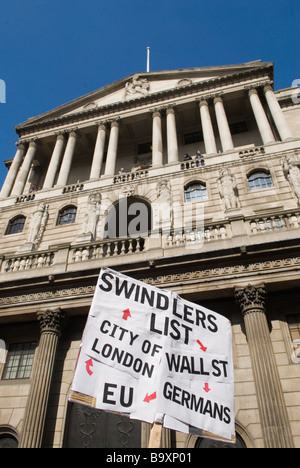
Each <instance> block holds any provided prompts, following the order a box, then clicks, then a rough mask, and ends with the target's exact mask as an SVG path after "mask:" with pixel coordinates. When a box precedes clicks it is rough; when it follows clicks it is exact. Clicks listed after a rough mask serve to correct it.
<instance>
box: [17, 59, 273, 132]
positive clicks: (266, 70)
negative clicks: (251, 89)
mask: <svg viewBox="0 0 300 468" xmlns="http://www.w3.org/2000/svg"><path fill="white" fill-rule="evenodd" d="M266 74H268V75H269V78H270V80H271V81H272V80H273V66H272V65H266V66H265V67H260V68H257V69H256V70H247V71H243V72H238V73H233V74H231V75H227V76H221V77H218V78H213V79H211V80H207V81H202V82H199V83H191V84H188V85H186V86H180V87H177V88H173V89H170V90H164V91H160V92H157V93H153V94H149V95H147V96H143V97H139V98H136V99H131V100H129V101H119V102H116V103H112V104H107V105H105V106H101V107H96V108H93V109H89V110H83V111H80V112H77V113H74V114H69V115H65V116H62V117H58V118H54V119H49V120H47V121H45V122H32V123H30V122H28V123H26V122H25V123H23V124H20V125H17V126H16V127H15V130H16V132H17V133H18V135H19V136H20V137H23V136H25V135H28V134H30V133H33V132H38V131H42V130H46V129H51V128H57V127H61V126H62V125H72V124H75V123H79V122H83V121H87V120H90V119H93V118H103V117H107V116H108V115H111V114H116V113H119V112H123V111H126V110H131V109H136V108H138V107H143V106H147V105H149V106H150V105H153V104H157V103H161V102H163V101H168V100H170V99H174V98H180V97H184V96H188V95H193V94H196V93H201V92H209V91H211V90H213V89H218V88H220V87H223V86H226V85H233V84H237V83H241V82H243V81H246V80H247V79H249V78H250V77H251V78H252V79H258V78H261V77H263V76H264V77H265V75H266ZM41 117H42V116H41Z"/></svg>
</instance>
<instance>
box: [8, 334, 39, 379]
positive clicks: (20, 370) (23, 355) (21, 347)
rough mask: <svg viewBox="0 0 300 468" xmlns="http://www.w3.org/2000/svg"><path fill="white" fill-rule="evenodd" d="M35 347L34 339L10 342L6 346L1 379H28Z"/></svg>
mask: <svg viewBox="0 0 300 468" xmlns="http://www.w3.org/2000/svg"><path fill="white" fill-rule="evenodd" d="M35 348H36V342H35V341H32V342H28V343H15V344H11V345H10V346H9V348H8V353H7V358H6V364H5V367H4V371H3V376H2V379H3V380H10V379H29V377H30V374H31V369H32V363H33V356H34V351H35Z"/></svg>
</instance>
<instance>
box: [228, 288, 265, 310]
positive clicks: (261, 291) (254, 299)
mask: <svg viewBox="0 0 300 468" xmlns="http://www.w3.org/2000/svg"><path fill="white" fill-rule="evenodd" d="M266 297H267V292H266V289H265V286H264V285H260V286H252V285H251V284H249V285H248V286H246V287H245V288H238V289H236V291H235V298H236V300H237V302H238V304H239V305H240V307H241V310H242V313H243V314H246V313H247V312H249V311H251V310H258V309H259V310H262V311H264V310H265V305H266Z"/></svg>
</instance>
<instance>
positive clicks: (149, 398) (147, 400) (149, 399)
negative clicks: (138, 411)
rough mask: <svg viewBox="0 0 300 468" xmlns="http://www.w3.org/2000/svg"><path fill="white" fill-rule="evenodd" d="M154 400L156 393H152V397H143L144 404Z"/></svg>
mask: <svg viewBox="0 0 300 468" xmlns="http://www.w3.org/2000/svg"><path fill="white" fill-rule="evenodd" d="M155 399H156V392H154V393H152V395H148V393H147V395H146V396H145V399H144V401H145V402H146V403H150V401H151V400H155Z"/></svg>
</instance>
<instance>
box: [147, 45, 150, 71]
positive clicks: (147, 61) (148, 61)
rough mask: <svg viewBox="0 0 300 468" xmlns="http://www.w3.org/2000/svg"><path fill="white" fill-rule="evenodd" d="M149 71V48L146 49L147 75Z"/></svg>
mask: <svg viewBox="0 0 300 468" xmlns="http://www.w3.org/2000/svg"><path fill="white" fill-rule="evenodd" d="M149 71H150V47H147V73H149Z"/></svg>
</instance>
